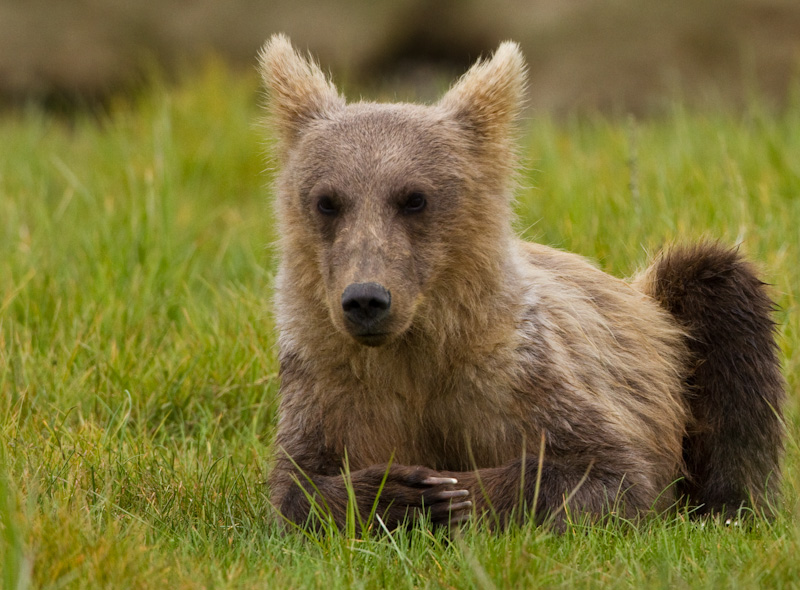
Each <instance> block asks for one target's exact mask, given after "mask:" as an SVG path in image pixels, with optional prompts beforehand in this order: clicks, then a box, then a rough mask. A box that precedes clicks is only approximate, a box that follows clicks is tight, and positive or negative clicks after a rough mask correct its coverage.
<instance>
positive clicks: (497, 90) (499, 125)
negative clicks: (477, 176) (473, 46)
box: [439, 41, 527, 143]
mask: <svg viewBox="0 0 800 590" xmlns="http://www.w3.org/2000/svg"><path fill="white" fill-rule="evenodd" d="M526 83H527V72H526V66H525V59H524V58H523V57H522V52H521V51H520V49H519V45H517V44H516V43H514V42H513V41H505V42H503V43H501V44H500V47H498V48H497V51H495V53H494V55H493V56H492V57H491V58H489V59H486V60H480V61H478V62H477V63H476V64H475V65H473V66H472V67H471V68H470V69H469V70H468V71H467V73H466V74H464V75H463V76H462V77H461V79H460V80H459V81H458V82H456V83H455V84H454V85H453V87H452V88H451V89H450V90H449V91H448V92H447V94H445V95H444V96H443V97H442V99H441V101H440V102H439V106H440V107H441V108H444V109H445V111H446V112H447V113H448V114H449V115H450V116H451V117H453V118H454V119H456V120H457V121H458V122H459V123H460V124H461V125H462V126H463V127H464V128H465V129H467V130H469V131H474V132H475V133H476V134H477V135H478V138H477V139H479V140H488V141H489V142H490V143H496V142H501V143H505V142H506V141H508V140H509V138H510V134H511V126H512V124H513V122H514V119H515V118H516V116H517V114H518V113H519V111H520V109H521V107H522V102H523V95H524V93H525V87H526Z"/></svg>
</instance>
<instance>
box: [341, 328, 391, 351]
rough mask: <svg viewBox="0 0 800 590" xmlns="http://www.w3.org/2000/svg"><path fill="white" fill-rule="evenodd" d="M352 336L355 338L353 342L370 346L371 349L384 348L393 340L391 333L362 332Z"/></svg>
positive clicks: (351, 333)
mask: <svg viewBox="0 0 800 590" xmlns="http://www.w3.org/2000/svg"><path fill="white" fill-rule="evenodd" d="M350 336H352V337H353V340H355V341H356V342H358V343H359V344H362V345H364V346H369V347H371V348H375V347H378V346H382V345H384V344H386V343H387V342H388V341H389V339H390V338H391V336H392V335H391V333H389V332H361V333H354V332H352V331H351V332H350Z"/></svg>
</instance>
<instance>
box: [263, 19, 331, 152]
mask: <svg viewBox="0 0 800 590" xmlns="http://www.w3.org/2000/svg"><path fill="white" fill-rule="evenodd" d="M259 62H260V65H261V77H262V78H263V80H264V86H265V87H266V90H267V95H268V105H267V110H268V111H269V114H270V118H271V119H272V123H273V125H274V126H275V131H276V132H277V134H278V138H279V140H280V142H281V149H282V151H286V150H288V149H289V148H291V146H292V144H293V143H294V141H295V139H296V138H297V136H298V134H299V133H300V131H301V130H302V129H303V127H305V126H306V125H307V124H308V123H310V122H311V121H313V120H314V119H322V118H326V117H328V116H329V115H330V114H331V113H333V112H334V111H335V110H338V109H340V108H341V107H342V106H344V99H343V98H342V97H340V96H339V93H338V92H337V91H336V87H335V86H334V85H333V83H332V82H331V81H330V80H329V79H328V78H327V77H326V76H325V74H323V73H322V70H320V69H319V66H317V64H315V63H314V62H313V61H311V60H310V59H308V60H307V59H303V58H302V57H301V56H300V55H298V54H297V52H296V51H295V50H294V48H293V47H292V44H291V42H290V41H289V38H288V37H286V35H283V34H280V33H278V34H276V35H273V36H272V37H271V38H270V39H269V41H267V42H266V43H265V44H264V47H263V48H262V49H261V52H260V53H259Z"/></svg>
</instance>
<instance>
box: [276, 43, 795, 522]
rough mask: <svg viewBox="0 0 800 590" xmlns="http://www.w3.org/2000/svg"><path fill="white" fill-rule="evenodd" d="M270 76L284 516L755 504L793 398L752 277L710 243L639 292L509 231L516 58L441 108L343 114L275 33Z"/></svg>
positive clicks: (684, 253)
mask: <svg viewBox="0 0 800 590" xmlns="http://www.w3.org/2000/svg"><path fill="white" fill-rule="evenodd" d="M261 61H262V73H263V76H264V80H265V84H266V87H267V89H268V92H269V99H270V102H269V112H270V114H271V117H272V123H273V125H274V128H275V131H276V134H277V137H278V138H279V149H278V153H279V154H280V158H281V164H282V170H281V173H280V175H279V177H278V180H277V199H276V208H277V212H278V219H279V223H280V233H281V242H280V245H281V250H282V261H281V266H280V270H279V274H278V278H277V296H276V309H277V319H278V324H279V330H280V338H279V346H280V362H281V377H282V384H281V393H282V404H281V408H280V418H279V424H278V434H277V447H278V452H277V457H276V462H275V466H274V468H273V470H272V472H271V477H270V485H271V496H272V500H273V502H274V504H275V506H276V507H277V509H278V510H279V511H280V512H281V513H282V515H283V516H284V517H285V518H286V519H288V520H290V521H293V522H295V523H298V524H304V523H308V519H309V514H310V513H311V512H312V511H311V510H310V499H314V500H315V501H317V502H318V503H319V504H320V505H323V506H325V507H326V510H328V511H330V513H331V515H332V516H333V518H334V520H335V521H336V522H337V523H338V524H339V525H342V524H343V522H344V520H345V518H346V513H347V502H348V493H347V489H346V484H347V480H349V482H350V484H351V485H352V489H353V491H354V495H355V500H356V503H357V506H358V509H359V510H360V512H361V514H362V516H363V517H365V518H366V517H367V516H368V515H369V514H370V509H371V508H372V507H373V505H374V504H375V505H377V512H378V514H379V515H381V516H382V518H383V519H384V522H386V524H387V525H388V526H390V527H394V526H397V525H399V524H400V523H402V522H404V521H408V520H411V521H413V520H414V519H415V518H416V517H417V516H418V515H420V514H422V513H424V512H427V513H428V514H429V516H430V518H431V520H432V522H434V523H435V524H450V523H453V522H458V521H460V520H463V519H465V518H467V517H469V516H470V515H471V514H474V513H476V512H477V513H484V512H487V511H490V512H492V513H493V514H494V515H495V516H496V517H497V519H498V520H497V521H498V522H500V523H501V524H502V523H505V522H507V520H508V519H509V518H510V517H512V515H518V516H521V515H522V514H523V513H525V512H527V513H529V514H531V513H532V514H533V517H534V518H535V519H536V520H537V521H544V520H545V519H551V520H552V521H553V522H555V524H556V526H557V527H562V526H563V525H564V523H565V519H566V518H567V515H568V514H571V515H577V514H586V515H589V516H590V517H599V516H602V515H603V514H607V513H608V512H609V511H614V512H616V513H619V514H622V515H624V516H626V517H634V516H636V515H638V514H641V513H643V512H645V511H648V510H651V509H656V510H661V509H663V508H665V507H667V506H669V505H670V504H672V503H674V502H675V500H676V492H678V493H680V494H682V495H684V496H685V497H686V498H687V499H688V500H689V501H690V502H691V503H692V504H693V505H700V506H703V508H704V509H705V510H714V511H718V510H722V509H729V510H736V509H738V508H739V507H740V506H742V505H752V506H755V507H757V508H761V507H763V506H764V505H765V501H766V500H765V499H766V498H767V494H768V493H769V492H771V491H772V490H774V489H775V485H776V482H777V480H778V462H779V458H780V454H781V426H780V411H781V399H782V391H783V389H782V387H783V386H782V380H781V377H780V373H779V371H778V362H777V359H776V354H775V353H776V351H775V345H774V341H773V334H772V331H773V325H772V321H771V319H770V308H771V303H770V301H769V299H768V298H767V295H766V294H765V293H764V288H763V286H762V284H761V283H760V282H759V281H758V279H756V278H755V275H754V274H753V272H752V270H751V269H750V267H749V265H748V264H747V263H745V262H743V261H742V260H741V258H740V257H739V256H738V254H736V253H735V252H732V251H729V250H726V249H724V248H721V247H718V246H716V245H711V244H706V245H702V246H698V247H696V248H689V249H681V250H674V251H672V252H671V253H668V254H665V255H663V256H662V257H660V258H659V259H658V260H657V261H656V263H655V264H654V265H653V266H652V267H651V268H650V269H649V270H648V271H646V272H645V273H643V274H642V276H640V277H639V278H637V279H636V280H635V281H634V282H633V283H627V282H624V281H622V280H619V279H616V278H613V277H611V276H608V275H606V274H604V273H602V272H601V271H599V270H598V269H596V268H595V267H593V266H592V265H591V264H589V263H588V262H586V261H585V260H583V259H582V258H580V257H578V256H576V255H573V254H568V253H564V252H560V251H557V250H554V249H551V248H547V247H545V246H541V245H537V244H531V243H525V242H522V241H519V240H517V239H516V238H515V237H514V235H513V233H512V230H511V193H512V182H511V177H512V174H513V170H514V166H515V157H514V140H513V123H514V119H515V116H516V114H517V112H518V110H519V106H520V102H521V99H522V95H523V93H524V87H525V65H524V62H523V59H522V56H521V55H520V52H519V49H518V47H517V46H516V45H515V44H513V43H503V44H502V45H501V46H500V47H499V49H498V50H497V52H496V53H495V54H494V56H493V57H492V58H491V59H488V60H485V61H481V62H479V63H477V64H476V65H475V66H474V67H472V68H471V69H470V70H469V71H468V72H467V73H466V74H465V75H464V76H463V77H462V78H461V80H459V81H458V82H457V83H456V84H455V85H454V86H453V87H452V88H451V89H450V91H448V92H447V93H446V94H445V96H444V97H443V98H442V99H441V101H440V102H439V103H438V104H435V105H433V106H419V105H411V104H374V103H355V104H346V102H345V101H344V100H343V99H342V98H341V97H340V96H339V95H338V94H337V91H336V89H335V88H334V86H333V85H332V84H331V82H330V81H329V80H328V79H327V78H326V77H325V76H324V75H323V74H322V72H321V71H320V70H319V68H318V67H317V66H316V65H315V64H314V63H313V62H312V61H310V60H307V59H304V58H303V57H301V56H299V55H298V54H297V53H296V52H295V51H294V49H293V48H292V46H291V45H290V43H289V41H288V40H287V39H286V38H285V37H283V36H280V35H278V36H275V37H273V38H272V39H271V40H270V41H269V42H268V43H267V44H266V46H265V47H264V50H263V52H262V55H261ZM685 468H686V469H685ZM345 469H346V470H347V474H346V475H343V471H344V470H345ZM681 477H684V478H685V479H684V480H683V481H682V483H680V485H678V486H677V487H676V486H674V485H671V484H673V482H675V481H676V480H678V479H679V478H681ZM379 491H380V494H379Z"/></svg>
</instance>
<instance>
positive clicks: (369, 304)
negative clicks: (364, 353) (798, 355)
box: [342, 283, 392, 346]
mask: <svg viewBox="0 0 800 590" xmlns="http://www.w3.org/2000/svg"><path fill="white" fill-rule="evenodd" d="M391 306H392V294H391V293H390V292H389V290H388V289H387V288H386V287H384V286H383V285H380V284H378V283H353V284H351V285H348V287H347V288H346V289H345V290H344V292H343V293H342V311H343V312H344V317H345V318H346V319H347V328H348V330H349V331H350V333H351V334H352V335H353V337H354V338H356V340H358V341H359V342H361V343H362V344H367V345H368V346H377V345H379V344H381V343H382V342H383V340H384V338H385V336H387V330H386V325H385V324H386V321H387V320H388V318H389V312H390V309H391Z"/></svg>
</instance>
